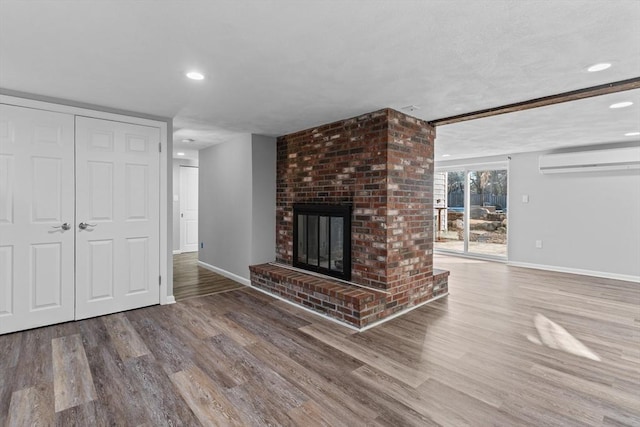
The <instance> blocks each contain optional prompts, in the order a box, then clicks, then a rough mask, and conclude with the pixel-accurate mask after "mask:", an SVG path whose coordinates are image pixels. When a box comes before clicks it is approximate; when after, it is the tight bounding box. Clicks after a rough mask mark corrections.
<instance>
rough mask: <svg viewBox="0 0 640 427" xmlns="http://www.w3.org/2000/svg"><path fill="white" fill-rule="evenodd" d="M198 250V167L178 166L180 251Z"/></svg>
mask: <svg viewBox="0 0 640 427" xmlns="http://www.w3.org/2000/svg"><path fill="white" fill-rule="evenodd" d="M197 250H198V168H196V167H190V166H180V252H196V251H197Z"/></svg>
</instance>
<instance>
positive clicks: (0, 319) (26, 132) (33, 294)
mask: <svg viewBox="0 0 640 427" xmlns="http://www.w3.org/2000/svg"><path fill="white" fill-rule="evenodd" d="M73 171H74V125H73V116H72V115H68V114H60V113H53V112H49V111H41V110H34V109H30V108H23V107H15V106H10V105H0V334H2V333H7V332H13V331H18V330H22V329H29V328H34V327H38V326H43V325H49V324H53V323H59V322H64V321H67V320H73V317H74V258H73V257H74V223H73V222H74V218H73V215H74V209H73V206H74V176H73ZM65 223H66V224H67V225H65V226H64V229H63V228H62V225H63V224H65ZM66 228H68V229H66Z"/></svg>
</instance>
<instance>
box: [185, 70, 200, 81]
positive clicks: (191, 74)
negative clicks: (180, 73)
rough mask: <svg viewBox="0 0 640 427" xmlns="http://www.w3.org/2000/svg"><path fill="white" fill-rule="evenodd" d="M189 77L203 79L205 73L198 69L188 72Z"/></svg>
mask: <svg viewBox="0 0 640 427" xmlns="http://www.w3.org/2000/svg"><path fill="white" fill-rule="evenodd" d="M187 77H189V78H190V79H191V80H203V79H204V74H202V73H199V72H197V71H189V72H188V73H187Z"/></svg>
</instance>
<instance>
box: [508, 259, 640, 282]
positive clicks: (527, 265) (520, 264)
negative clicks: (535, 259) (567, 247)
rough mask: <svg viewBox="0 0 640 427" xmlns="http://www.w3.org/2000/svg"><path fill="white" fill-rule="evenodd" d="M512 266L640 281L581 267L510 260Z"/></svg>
mask: <svg viewBox="0 0 640 427" xmlns="http://www.w3.org/2000/svg"><path fill="white" fill-rule="evenodd" d="M507 265H509V266H511V267H523V268H533V269H536V270H546V271H557V272H559V273H570V274H578V275H581V276H592V277H602V278H604V279H614V280H624V281H626V282H634V283H640V276H633V275H630V274H618V273H607V272H605V271H593V270H582V269H579V268H569V267H557V266H553V265H543V264H531V263H528V262H517V261H509V262H507Z"/></svg>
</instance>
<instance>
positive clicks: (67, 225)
mask: <svg viewBox="0 0 640 427" xmlns="http://www.w3.org/2000/svg"><path fill="white" fill-rule="evenodd" d="M51 228H61V229H63V230H70V229H71V225H70V224H69V223H68V222H65V223H64V224H62V225H54V226H52V227H51Z"/></svg>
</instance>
